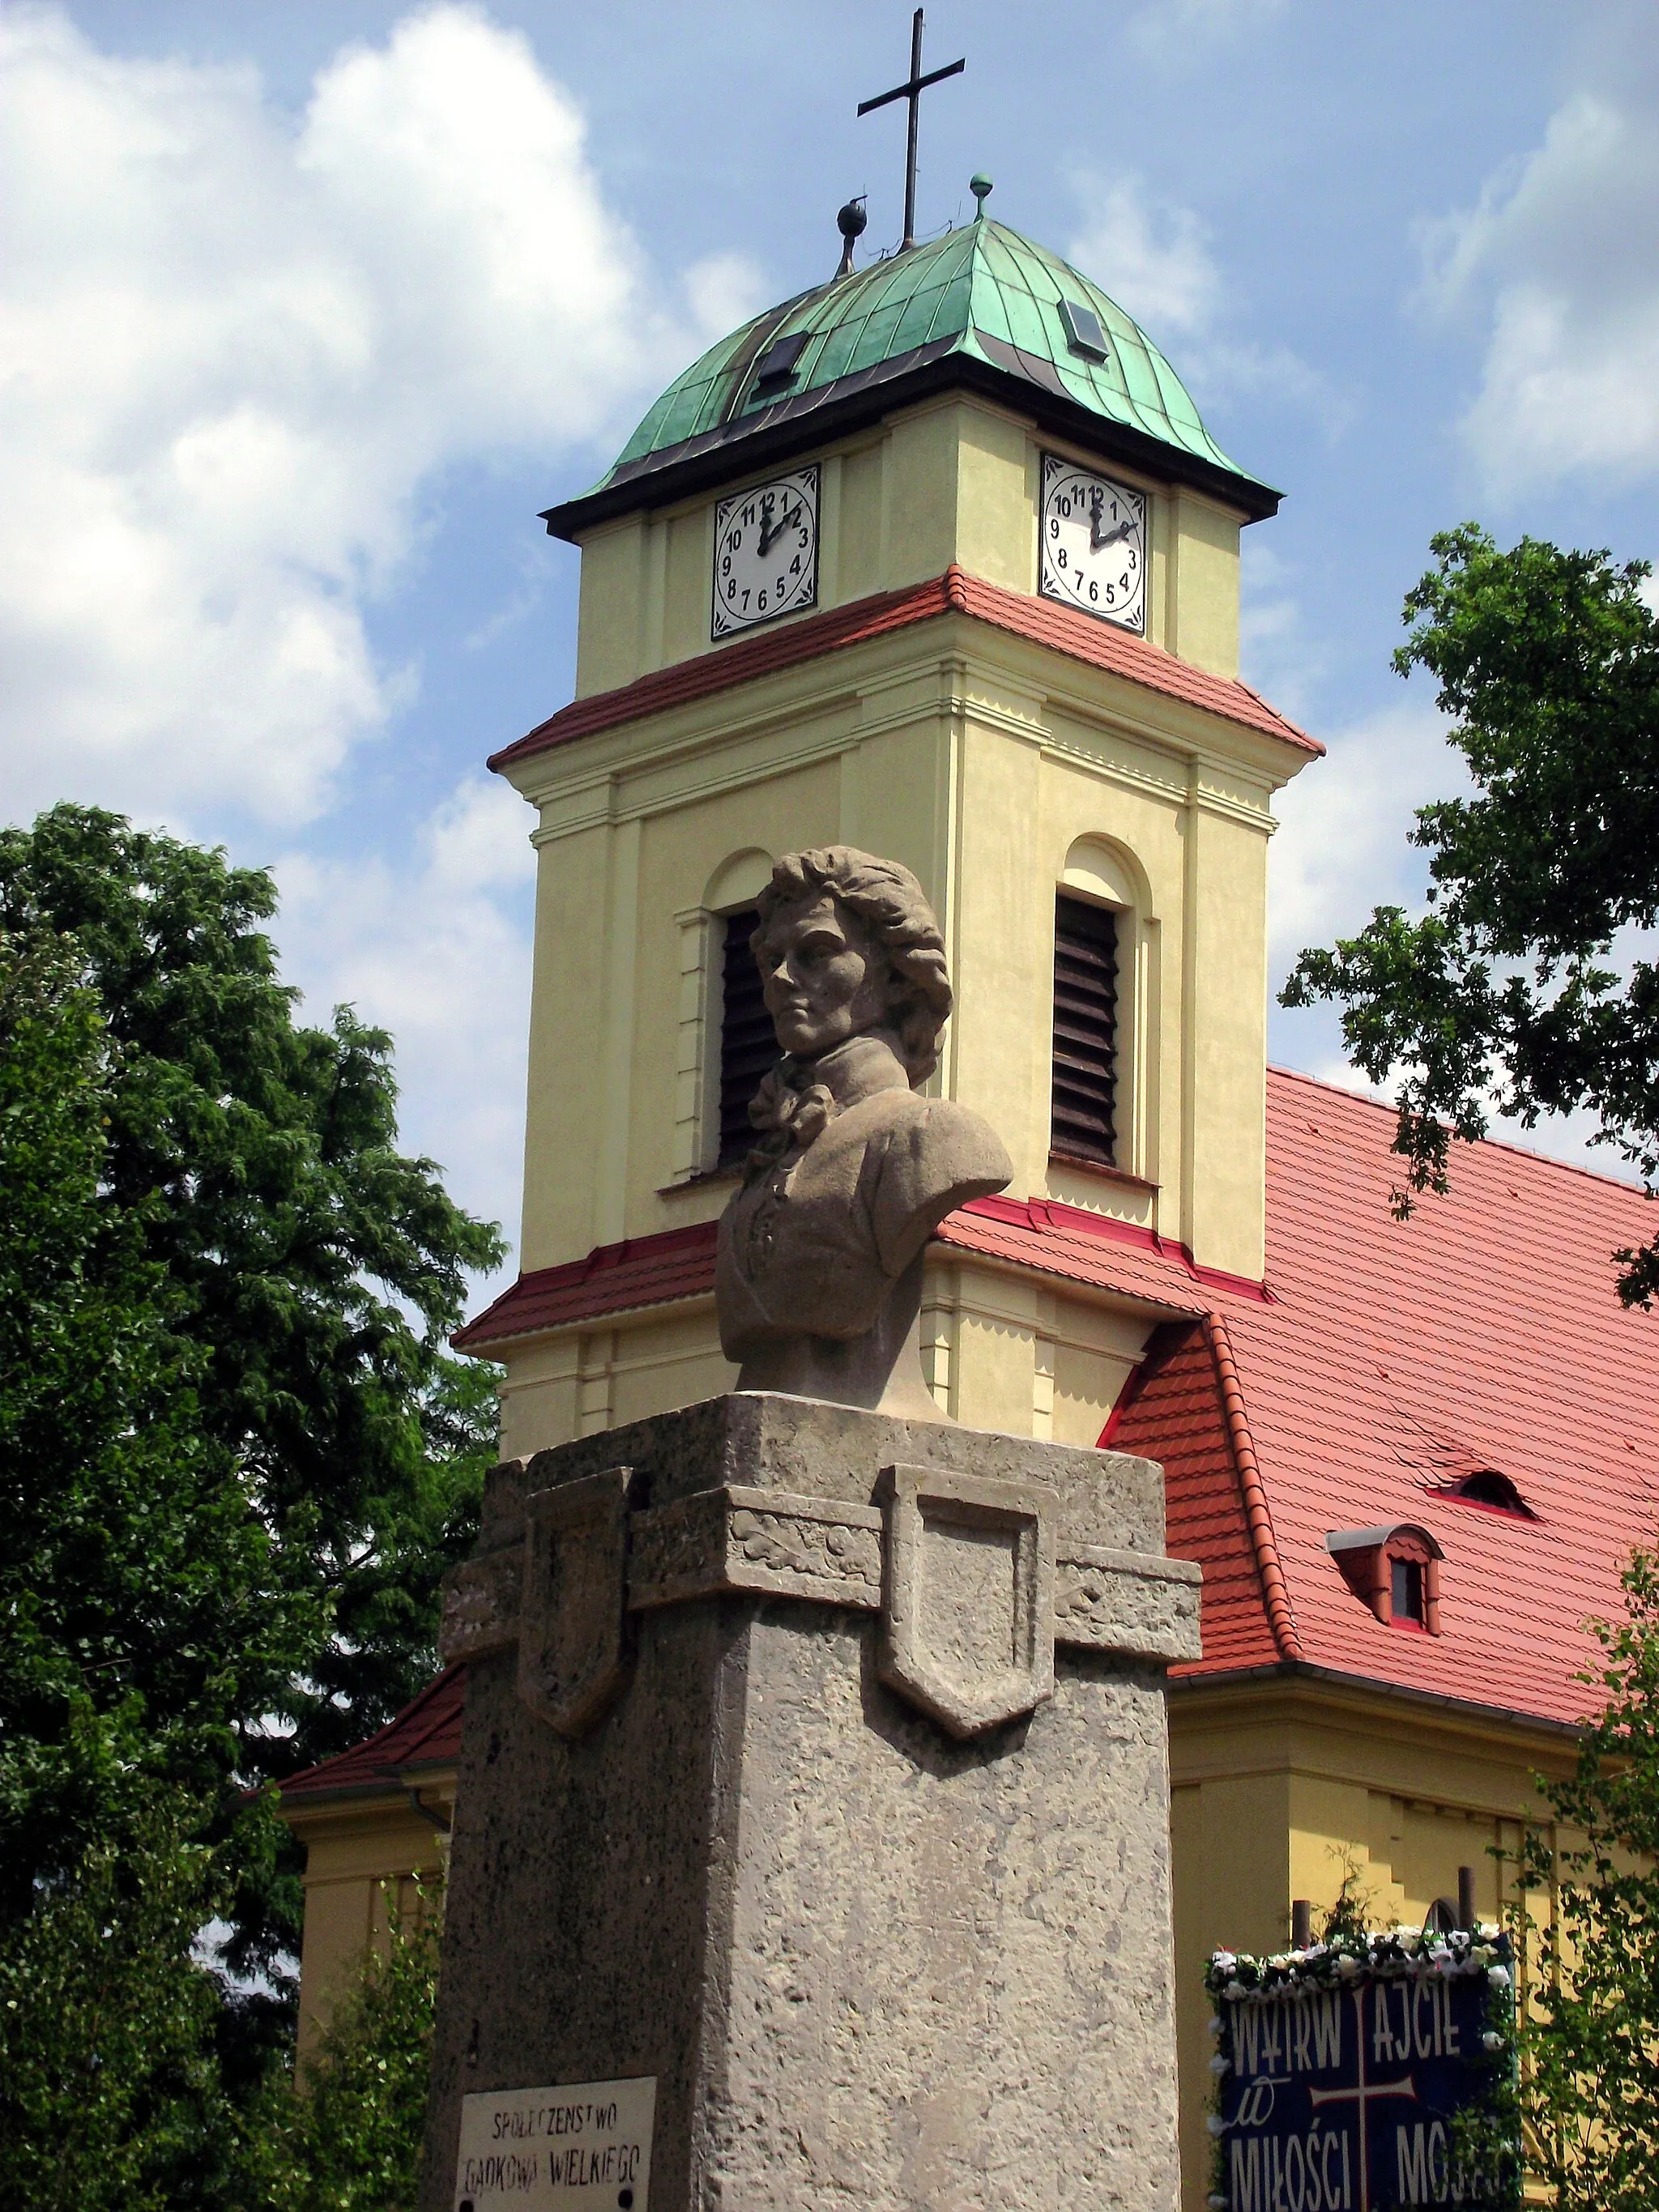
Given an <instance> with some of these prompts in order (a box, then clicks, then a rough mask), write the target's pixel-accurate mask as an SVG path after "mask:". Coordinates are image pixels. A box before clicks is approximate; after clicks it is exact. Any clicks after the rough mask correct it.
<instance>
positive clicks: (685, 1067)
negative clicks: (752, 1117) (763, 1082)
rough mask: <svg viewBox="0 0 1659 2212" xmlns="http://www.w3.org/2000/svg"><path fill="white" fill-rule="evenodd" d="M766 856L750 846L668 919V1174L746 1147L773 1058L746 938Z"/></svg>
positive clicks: (696, 1169)
mask: <svg viewBox="0 0 1659 2212" xmlns="http://www.w3.org/2000/svg"><path fill="white" fill-rule="evenodd" d="M771 873H772V856H771V854H769V853H765V852H763V851H761V850H760V848H758V847H757V846H750V847H748V848H745V849H744V851H742V852H739V853H733V854H732V855H731V856H730V857H729V858H728V859H727V860H723V861H722V862H721V863H720V866H719V867H718V868H716V869H715V870H714V873H713V874H712V875H711V876H710V877H709V878H708V883H707V884H706V885H705V886H704V889H703V894H702V898H701V899H700V900H699V901H698V902H697V903H696V906H693V907H687V908H685V909H684V911H683V912H681V913H679V914H678V915H676V916H675V921H676V922H677V923H678V927H679V933H680V1019H679V1050H678V1063H677V1066H676V1071H675V1106H674V1152H673V1170H672V1173H673V1180H674V1181H675V1182H690V1181H692V1180H694V1179H695V1178H696V1176H702V1175H708V1173H710V1172H711V1171H712V1170H715V1169H719V1168H722V1167H729V1166H732V1165H734V1164H736V1163H737V1162H738V1161H740V1160H741V1159H742V1158H743V1157H744V1153H745V1152H747V1151H748V1150H749V1146H750V1142H751V1135H750V1127H749V1101H750V1099H751V1098H752V1097H754V1095H755V1091H756V1090H757V1086H758V1085H759V1083H760V1079H761V1077H762V1076H763V1074H764V1073H766V1070H767V1069H768V1067H769V1066H770V1065H771V1063H772V1061H773V1060H774V1059H775V1056H776V1050H777V1048H776V1046H775V1043H774V1042H773V1038H772V1025H771V1023H770V1022H769V1019H768V1018H767V1014H766V1009H765V1006H764V1005H763V1002H762V1000H761V992H760V975H759V973H758V971H757V969H756V966H755V956H754V954H753V953H752V952H750V950H749V939H750V935H751V934H752V933H753V931H754V927H755V924H756V921H757V919H758V916H757V913H756V901H757V899H758V898H759V896H760V894H761V892H762V890H763V889H764V887H765V885H766V884H767V881H768V879H769V878H770V876H771Z"/></svg>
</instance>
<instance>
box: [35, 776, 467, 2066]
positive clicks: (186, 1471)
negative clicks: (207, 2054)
mask: <svg viewBox="0 0 1659 2212" xmlns="http://www.w3.org/2000/svg"><path fill="white" fill-rule="evenodd" d="M275 903H276V893H275V889H274V886H273V885H272V884H271V882H270V878H269V877H268V876H266V875H264V874H263V873H260V872H254V871H248V870H240V869H233V868H231V867H230V866H228V864H227V863H226V861H225V860H224V857H223V855H222V854H217V853H210V852H204V851H203V850H201V849H199V848H195V847H191V846H190V845H186V844H184V843H180V842H178V841H176V840H173V839H171V838H168V837H165V836H152V835H149V834H146V833H143V832H140V831H137V830H134V829H131V827H130V826H129V825H128V824H127V823H125V822H123V821H121V820H120V819H119V818H118V817H115V816H112V815H109V814H105V813H99V812H95V811H91V810H88V809H85V808H80V807H73V806H59V807H56V808H54V809H52V811H50V812H49V813H46V814H44V815H42V816H41V817H40V819H39V820H38V821H37V822H36V823H35V824H34V826H33V829H30V830H27V831H26V830H6V831H0V1511H3V1513H4V1515H5V1519H6V1527H7V1535H8V1541H7V1544H6V1546H5V1547H4V1549H3V1553H0V1615H3V1620H4V1624H5V1635H4V1637H3V1638H0V1935H3V1934H4V1933H5V1931H6V1930H8V1929H10V1930H11V1931H13V1932H14V1933H15V1932H16V1931H17V1930H18V1929H21V1928H22V1927H23V1926H24V1924H25V1923H27V1922H28V1921H29V1920H30V1919H31V1918H32V1917H34V1916H36V1915H38V1914H39V1913H40V1912H42V1911H46V1909H47V1905H46V1900H48V1899H50V1898H51V1897H52V1895H54V1894H56V1893H58V1891H59V1890H61V1889H63V1887H64V1885H65V1884H66V1883H67V1884H70V1885H71V1886H72V1884H73V1882H74V1881H76V1880H78V1879H80V1875H78V1873H77V1871H76V1870H77V1869H81V1868H82V1867H83V1866H86V1865H89V1864H92V1863H96V1854H97V1853H98V1851H99V1850H102V1849H104V1848H105V1847H106V1846H107V1847H109V1848H111V1849H115V1848H118V1846H119V1845H120V1844H121V1843H122V1842H123V1840H124V1839H125V1840H127V1841H131V1839H132V1838H134V1837H136V1835H137V1832H138V1831H139V1828H140V1826H141V1825H142V1820H143V1815H144V1808H145V1807H146V1806H147V1804H149V1802H150V1801H151V1799H152V1798H153V1797H154V1796H155V1792H156V1791H157V1790H158V1789H159V1788H160V1787H161V1785H162V1784H163V1782H164V1781H165V1783H166V1784H167V1786H168V1787H175V1786H176V1787H181V1788H183V1789H185V1790H188V1791H189V1793H190V1794H191V1796H192V1797H193V1799H194V1800H195V1801H196V1802H197V1804H198V1805H200V1806H201V1807H203V1808H204V1822H205V1825H204V1826H203V1828H202V1830H201V1835H202V1838H203V1839H204V1840H205V1841H209V1842H211V1843H213V1844H216V1845H222V1846H224V1850H223V1853H222V1860H221V1863H222V1868H223V1869H224V1873H225V1879H226V1881H228V1883H230V1884H231V1887H230V1890H229V1892H228V1894H227V1895H226V1896H225V1898H224V1900H223V1905H222V1910H223V1911H224V1913H225V1915H226V1917H227V1918H228V1920H229V1922H230V1923H231V1925H232V1929H233V1934H232V1940H231V1942H230V1943H229V1946H228V1953H227V1958H228V1964H229V1966H231V1968H232V1969H233V1971H234V1972H237V1973H238V1974H240V1975H242V1976H244V1977H246V1976H250V1975H258V1976H262V1977H264V1980H265V1983H266V1985H267V1989H268V1990H270V1992H271V1994H260V1993H258V1992H257V1991H256V1992H254V1993H251V1994H246V1993H245V1994H243V1995H240V1996H234V1997H232V1998H228V2000H227V2002H226V2005H225V2008H224V2009H223V2010H222V2013H221V2015H220V2018H219V2022H218V2028H217V2033H218V2039H219V2043H220V2046H221V2051H222V2057H223V2058H224V2060H225V2063H226V2064H227V2066H228V2069H229V2078H230V2080H231V2081H232V2082H233V2084H234V2083H235V2082H237V2081H244V2080H246V2078H248V2077H250V2076H252V2075H257V2073H258V2070H259V2069H260V2067H261V2066H262V2065H263V2064H264V2063H265V2059H266V2056H267V2054H268V2051H269V2049H270V2041H271V2038H272V2036H273V2035H277V2034H280V2033H282V2032H283V2024H284V2021H285V2019H287V2018H289V2017H291V2010H292V2005H291V1999H292V1987H291V1983H290V1982H289V1980H288V1979H287V1978H286V1976H285V1974H284V1972H283V1958H284V1954H285V1953H287V1952H288V1951H290V1950H291V1949H292V1948H295V1939H296V1937H297V1933H298V1927H299V1910H300V1895H299V1883H298V1872H297V1861H296V1857H295V1854H294V1853H293V1851H292V1850H288V1851H287V1852H285V1853H278V1852H276V1851H275V1850H272V1849H271V1848H270V1831H269V1828H268V1826H265V1827H261V1826H260V1821H259V1820H258V1818H257V1817H256V1816H255V1815H254V1814H250V1813H249V1812H248V1810H247V1809H246V1801H245V1796H244V1793H245V1791H246V1789H247V1788H248V1787H249V1786H251V1785H257V1784H259V1783H260V1782H262V1781H264V1780H266V1779H269V1778H281V1777H282V1776H283V1775H285V1774H287V1773H289V1772H292V1771H295V1769H297V1768H299V1767H301V1766H304V1765H310V1764H312V1763H313V1762H314V1761H315V1760H317V1759H322V1758H325V1757H327V1756H329V1755H330V1754H331V1753H333V1752H335V1751H337V1750H339V1749H341V1748H343V1747H345V1746H346V1745H347V1744H349V1742H351V1741H356V1740H357V1739H359V1738H360V1737H361V1736H362V1735H364V1734H366V1733H368V1731H369V1730H370V1729H373V1728H374V1727H376V1726H378V1725H379V1724H380V1723H381V1722H383V1721H384V1720H386V1719H387V1718H389V1717H390V1716H391V1715H392V1713H393V1712H394V1711H397V1709H398V1707H399V1706H400V1705H403V1704H404V1703H406V1702H407V1700H408V1699H409V1698H410V1697H411V1696H412V1695H413V1694H414V1693H415V1692H416V1690H417V1689H418V1688H419V1687H420V1686H421V1685H422V1682H423V1681H424V1680H426V1679H427V1678H428V1675H429V1674H430V1672H431V1670H432V1668H433V1666H434V1664H435V1652H434V1649H433V1644H434V1636H435V1622H436V1611H437V1607H436V1598H437V1585H438V1582H439V1580H440V1578H441V1575H442V1573H443V1571H445V1569H446V1567H447V1565H448V1564H449V1563H450V1561H451V1560H452V1559H454V1558H456V1557H458V1556H459V1555H460V1554H461V1553H464V1552H465V1550H466V1549H467V1548H468V1547H469V1545H470V1542H471V1533H472V1528H473V1526H474V1524H475V1522H476V1516H477V1499H478V1495H479V1492H480V1488H481V1484H482V1477H483V1470H484V1468H485V1467H486V1466H487V1465H488V1463H489V1458H490V1457H491V1455H492V1448H493V1431H494V1422H493V1408H492V1407H491V1405H490V1402H489V1401H490V1380H491V1378H490V1376H489V1374H488V1372H487V1371H483V1370H474V1369H472V1368H471V1366H470V1365H468V1364H463V1363H459V1362H456V1361H453V1360H450V1359H447V1358H445V1356H444V1355H443V1352H442V1350H441V1344H442V1339H443V1335H444V1333H445V1332H446V1331H447V1329H448V1328H450V1327H451V1326H452V1325H453V1323H454V1322H456V1321H457V1320H458V1319H459V1314H460V1310H461V1304H462V1300H463V1297H464V1294H465V1277H466V1271H467V1270H468V1269H470V1268H482V1267H489V1266H491V1265H493V1264H494V1263H495V1261H496V1260H497V1259H498V1258H499V1256H500V1253H501V1243H500V1239H499V1237H498V1236H497V1234H496V1232H495V1231H494V1230H493V1229H492V1228H490V1227H489V1226H488V1225H484V1224H482V1223H479V1222H477V1221H473V1220H471V1218H469V1217H468V1216H467V1215H465V1213H464V1212H461V1211H460V1209H459V1208H458V1207H457V1206H454V1205H453V1202H452V1201H451V1200H449V1198H448V1197H447V1195H446V1194H445V1192H444V1190H443V1188H442V1184H441V1180H440V1176H439V1171H438V1170H437V1168H436V1167H435V1165H434V1164H433V1163H432V1162H431V1161H429V1160H424V1159H410V1158H404V1157H403V1156H402V1155H401V1154H399V1153H398V1151H397V1149H396V1144H395V1139H396V1103H397V1094H396V1086H395V1084H394V1082H393V1079H392V1069H391V1047H390V1042H389V1040H388V1039H387V1038H386V1036H384V1035H383V1034H382V1033H381V1032H380V1031H378V1030H372V1029H369V1028H368V1027H366V1026H365V1025H363V1024H362V1023H360V1022H358V1021H357V1019H356V1017H355V1016H354V1015H353V1014H352V1013H351V1012H349V1010H347V1009H338V1010H337V1012H336V1013H335V1016H334V1018H333V1022H332V1024H331V1027H330V1028H328V1029H318V1028H307V1027H304V1026H301V1025H299V1024H296V1023H295V1019H294V994H293V993H292V992H291V991H289V989H287V988H286V987H284V986H283V984H282V983H281V981H279V979H278V976H277V973H276V956H275V953H274V951H273V950H272V947H271V945H270V940H269V939H267V938H266V937H265V936H264V933H263V932H262V931H261V929H260V928H259V927H258V924H259V923H260V922H261V921H264V919H265V918H267V917H268V916H269V915H270V914H271V913H272V911H273V910H274V908H275ZM256 1831H257V1833H256ZM65 1893H67V1892H65Z"/></svg>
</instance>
